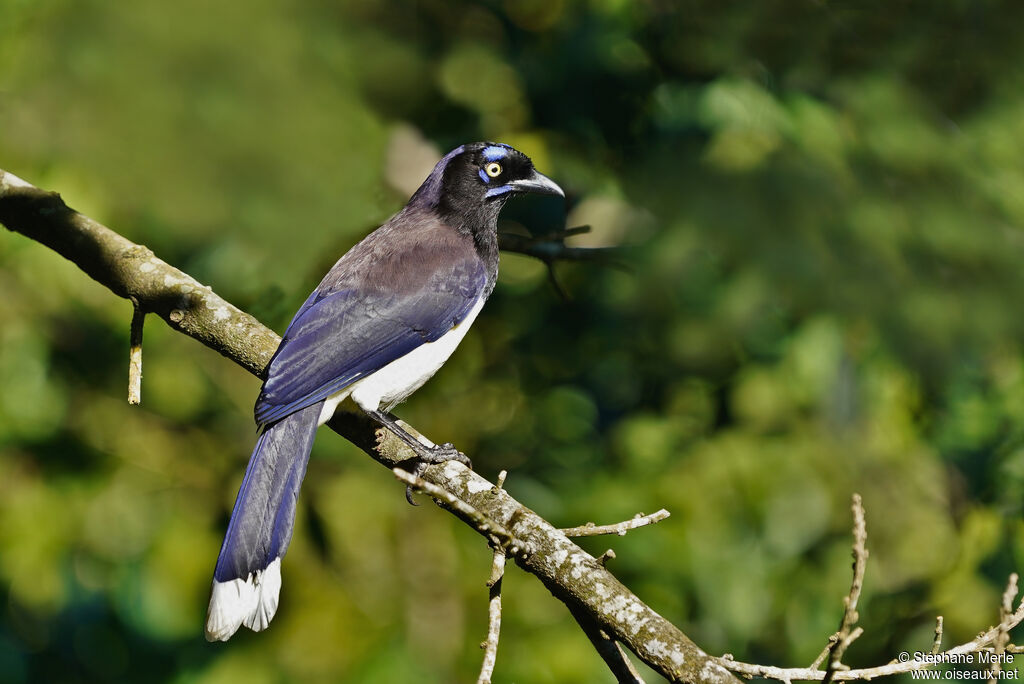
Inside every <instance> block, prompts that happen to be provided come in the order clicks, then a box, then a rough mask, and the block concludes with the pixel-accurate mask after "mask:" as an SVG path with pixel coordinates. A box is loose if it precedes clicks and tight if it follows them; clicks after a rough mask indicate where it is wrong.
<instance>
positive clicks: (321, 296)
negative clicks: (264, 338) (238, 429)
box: [256, 253, 487, 425]
mask: <svg viewBox="0 0 1024 684" xmlns="http://www.w3.org/2000/svg"><path fill="white" fill-rule="evenodd" d="M446 261H447V263H445V262H446ZM340 265H341V264H339V266H340ZM426 265H427V264H424V263H422V262H420V266H421V267H422V266H426ZM420 271H421V273H422V268H421V269H420ZM428 271H429V272H428V273H427V275H426V277H421V278H419V279H418V280H417V281H416V282H414V283H413V284H411V285H410V283H409V282H407V281H406V282H402V283H394V285H395V287H394V288H390V287H388V284H387V283H380V282H379V279H378V282H377V283H376V284H369V283H368V282H367V281H366V279H363V280H356V281H355V282H354V283H353V282H351V279H350V280H349V281H347V282H344V281H343V283H339V285H338V286H337V288H338V289H336V290H333V291H332V289H333V288H327V291H326V292H323V291H320V290H321V289H320V288H318V291H316V292H314V293H313V294H312V295H311V296H310V298H309V299H307V300H306V303H305V304H303V306H302V308H301V309H299V312H298V313H297V314H296V316H295V318H294V319H293V320H292V322H291V324H290V325H289V326H288V329H287V330H286V331H285V334H284V339H282V341H281V346H280V347H278V350H277V353H276V354H275V355H274V358H273V359H272V360H271V362H270V365H269V366H268V368H267V376H266V381H265V382H264V384H263V391H262V392H261V393H260V396H259V399H257V401H256V422H257V424H259V425H265V424H268V423H273V422H274V421H276V420H280V419H281V418H283V417H284V416H287V415H289V414H291V413H294V412H295V411H298V410H300V409H302V408H305V407H306V406H309V405H311V404H314V403H316V402H318V401H321V400H323V399H325V398H327V397H329V396H330V395H332V394H334V393H335V392H337V391H339V390H341V389H344V388H345V387H347V386H348V385H350V384H352V383H353V382H355V381H356V380H359V379H360V378H362V377H365V376H366V375H369V374H370V373H373V372H374V371H377V370H379V369H381V368H383V367H384V366H386V365H387V364H389V363H391V362H392V361H394V360H396V359H399V358H401V357H402V356H405V355H406V354H408V353H409V352H411V351H412V350H413V349H415V348H416V347H419V346H420V345H421V344H424V343H426V342H433V341H434V340H436V339H438V338H439V337H441V336H442V335H444V334H445V333H446V332H448V331H449V330H451V329H452V328H453V327H455V326H456V325H458V324H459V323H460V322H461V321H462V320H463V319H464V318H465V317H466V315H467V314H468V313H469V312H470V310H472V308H473V306H474V305H475V304H476V303H477V302H478V301H479V299H480V297H481V296H482V293H483V292H484V291H485V288H486V283H487V273H486V267H485V266H484V264H483V262H482V261H480V259H479V258H478V257H476V255H475V254H474V253H470V254H464V255H462V256H461V257H460V258H458V259H457V260H455V261H454V263H452V262H451V261H448V260H440V263H439V264H438V266H437V267H433V268H431V269H428ZM321 287H323V286H321Z"/></svg>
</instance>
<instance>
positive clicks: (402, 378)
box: [319, 298, 484, 425]
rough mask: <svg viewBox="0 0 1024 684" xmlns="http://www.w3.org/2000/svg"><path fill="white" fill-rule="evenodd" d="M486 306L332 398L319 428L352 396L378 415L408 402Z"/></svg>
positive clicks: (480, 305) (479, 303) (479, 306)
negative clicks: (403, 402) (382, 408)
mask: <svg viewBox="0 0 1024 684" xmlns="http://www.w3.org/2000/svg"><path fill="white" fill-rule="evenodd" d="M483 306H484V300H483V298H481V299H479V300H478V301H477V303H476V304H474V305H473V308H472V309H471V310H470V311H469V313H468V314H467V315H466V317H465V318H464V319H462V321H461V322H460V323H459V324H458V325H457V326H455V327H454V328H452V329H451V330H449V331H448V332H446V333H445V334H444V335H442V336H441V337H440V338H438V339H437V340H434V341H433V342H427V343H425V344H421V345H420V346H418V347H416V348H415V349H413V350H412V351H411V352H409V353H408V354H406V355H405V356H403V357H401V358H398V359H395V360H394V361H392V362H391V363H389V364H388V365H386V366H384V367H383V368H381V369H380V370H378V371H376V372H374V373H371V374H370V375H367V376H365V377H363V378H361V379H359V380H356V381H355V382H353V383H352V384H351V385H349V386H348V387H345V388H344V389H342V390H340V391H338V392H336V393H334V394H332V395H331V396H329V397H328V398H327V401H326V402H324V407H323V409H322V410H321V411H320V421H319V424H320V425H323V424H324V423H326V422H327V421H328V420H330V419H331V416H333V415H334V410H335V409H336V408H338V404H340V403H341V402H342V401H344V400H345V398H346V397H349V396H351V397H352V401H354V402H355V403H356V404H357V405H358V406H359V408H361V409H363V410H364V411H376V410H378V409H379V408H381V407H382V406H383V407H384V409H385V410H389V409H390V408H391V407H392V406H394V405H395V404H397V403H399V402H401V401H403V400H405V399H406V398H407V397H408V396H409V395H410V394H412V393H413V392H415V391H416V390H418V389H419V388H420V387H422V386H423V383H425V382H426V381H427V380H429V379H430V378H431V376H433V375H434V373H436V372H437V371H438V369H440V368H441V366H443V365H444V362H445V361H447V360H448V357H449V356H451V355H452V353H453V352H454V351H455V348H456V347H458V346H459V343H460V342H462V338H463V337H465V336H466V332H467V331H469V326H471V325H473V321H474V320H476V317H477V314H479V313H480V309H482V308H483Z"/></svg>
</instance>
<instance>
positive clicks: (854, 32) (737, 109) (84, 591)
mask: <svg viewBox="0 0 1024 684" xmlns="http://www.w3.org/2000/svg"><path fill="white" fill-rule="evenodd" d="M1022 21H1024V6H1022V5H1020V4H1019V3H1010V2H996V1H989V0H980V1H977V2H958V1H950V2H945V3H913V2H903V3H896V2H880V1H877V0H876V1H874V2H840V1H836V2H810V1H806V2H805V1H798V2H778V1H775V2H762V3H723V2H710V1H704V0H691V1H688V2H677V3H673V2H667V1H665V0H648V1H647V2H636V3H634V2H628V1H627V0H593V1H591V2H570V1H568V0H526V1H523V2H519V1H513V0H509V1H507V2H505V3H500V2H487V3H483V4H473V3H462V2H447V1H442V0H425V1H424V2H418V3H400V2H387V1H379V2H358V3H339V2H327V1H324V0H306V1H304V2H284V1H282V0H251V1H250V2H246V3H241V2H235V3H226V2H222V3H208V2H200V1H199V0H181V1H180V2H177V3H173V4H168V3H163V2H156V1H155V0H138V1H136V2H131V3H127V2H125V3H112V2H102V1H101V0H77V1H74V0H37V1H35V2H30V1H28V0H0V167H2V168H5V169H7V170H9V171H11V172H14V173H16V174H18V175H20V176H22V177H24V178H25V179H27V180H29V181H32V182H34V183H36V184H38V185H40V186H42V187H46V188H52V189H55V190H58V191H60V192H61V193H62V194H63V196H64V197H65V199H66V200H67V201H68V202H69V203H70V204H71V205H72V206H74V207H75V208H77V209H79V210H81V211H83V212H85V213H87V214H89V215H91V216H93V217H95V218H97V219H99V220H101V221H103V222H105V223H107V224H108V225H110V226H111V227H113V228H114V229H115V230H118V231H120V232H122V233H123V234H125V235H126V236H128V237H129V238H131V239H133V240H135V241H137V242H142V243H145V244H146V245H148V246H150V247H151V248H153V249H154V250H155V251H156V252H157V253H158V254H159V255H160V256H162V257H163V258H165V259H166V260H168V261H170V262H171V263H173V264H175V265H176V266H179V267H181V268H183V269H185V270H186V271H188V272H190V273H192V274H193V275H195V276H196V277H197V278H199V279H200V280H201V281H202V282H204V283H207V284H209V285H210V286H212V287H213V288H214V289H215V290H216V291H218V292H219V293H220V294H222V295H224V296H225V297H227V298H228V299H229V300H231V301H233V302H234V303H236V304H238V305H239V306H241V307H242V308H245V309H247V310H249V311H251V312H252V313H254V314H255V315H257V316H258V317H260V318H261V319H262V320H263V321H264V322H266V323H267V324H269V325H271V326H273V327H274V328H275V329H277V330H279V331H280V330H282V329H283V328H284V326H285V325H286V323H287V321H288V318H289V316H290V314H291V312H292V311H293V310H294V309H295V308H296V307H297V306H298V304H299V303H300V302H301V301H302V300H303V299H304V297H305V295H306V293H307V292H308V290H309V289H310V288H311V287H312V286H313V285H314V284H315V283H316V281H317V280H318V279H319V277H320V275H321V274H322V273H323V272H324V270H326V268H327V267H328V266H329V265H330V264H331V263H332V262H333V261H334V260H335V259H336V258H337V256H338V255H340V254H341V253H342V252H343V251H344V250H345V249H347V248H348V247H349V246H350V245H351V244H353V243H354V242H355V241H356V240H358V239H359V238H360V237H361V236H362V235H364V234H365V233H366V232H367V231H368V230H370V229H371V228H373V227H375V226H376V225H378V224H379V223H380V222H381V221H383V220H384V219H386V218H387V217H388V216H389V215H390V214H391V213H392V212H394V211H395V210H397V209H398V208H399V207H400V206H401V205H402V204H403V203H404V201H405V199H406V197H407V196H408V193H409V191H410V190H411V189H412V187H415V185H416V184H417V183H418V181H419V180H420V179H422V177H423V176H424V175H425V173H426V169H429V167H430V165H431V164H432V163H433V161H435V160H436V158H437V156H438V155H439V154H440V153H442V152H443V151H446V150H447V149H449V148H451V147H454V146H455V145H457V144H459V143H461V142H466V141H469V140H475V139H493V140H502V141H505V142H509V143H512V144H514V145H516V146H518V147H520V148H521V149H522V150H524V151H525V152H526V153H527V154H530V155H531V156H533V158H534V160H535V161H536V162H537V165H538V167H539V168H540V169H541V170H543V171H544V172H546V173H548V174H549V175H551V176H552V177H553V178H555V179H557V180H558V181H559V182H560V183H561V184H562V185H563V187H565V188H567V189H568V190H569V191H570V193H571V194H572V203H571V206H570V210H571V211H570V214H569V217H568V219H567V220H568V223H569V225H578V224H582V223H589V224H591V225H592V226H593V227H594V231H593V234H592V235H589V236H585V237H583V238H576V240H578V244H584V245H623V246H624V247H625V248H626V249H627V250H628V260H629V261H630V262H631V266H632V270H631V272H628V273H627V272H622V271H620V270H616V269H607V268H601V267H595V266H593V265H581V264H565V265H561V266H560V267H559V268H558V273H559V278H560V281H561V282H562V284H563V285H564V287H565V288H566V290H568V291H569V292H570V293H571V295H572V300H571V301H563V300H561V299H560V298H559V297H558V296H557V295H556V294H555V292H554V291H553V289H552V288H551V286H550V284H549V283H548V281H547V274H546V271H545V269H544V267H543V265H541V264H540V263H538V262H535V261H531V260H529V259H526V258H524V257H520V256H517V255H505V256H504V257H503V263H502V275H501V281H500V283H499V286H498V288H497V290H496V292H495V295H494V297H493V298H492V300H491V302H490V303H489V305H488V307H487V308H486V309H485V311H484V313H483V314H482V315H481V317H480V319H479V321H478V323H477V324H476V325H475V327H474V329H473V331H472V332H471V333H470V334H469V336H468V338H467V339H466V341H465V342H464V344H463V345H462V347H461V349H460V351H459V352H458V354H457V355H456V356H455V357H454V358H453V360H452V361H451V362H450V363H449V364H448V366H447V367H446V368H445V369H444V370H443V371H442V372H441V373H440V374H439V375H438V376H437V377H436V378H435V379H434V380H433V381H432V382H431V383H430V384H428V385H427V386H426V387H425V388H424V389H423V390H422V391H420V392H419V393H418V394H417V395H416V396H415V397H414V398H413V399H412V400H411V401H410V402H409V403H408V404H407V405H405V406H402V407H400V408H399V411H398V413H399V414H400V415H402V416H403V417H405V418H406V419H408V420H410V422H412V423H413V424H414V425H416V426H418V427H419V428H421V429H423V430H425V431H426V432H427V434H429V435H431V436H433V437H434V438H435V439H438V440H449V439H450V440H452V441H454V442H455V443H456V444H458V445H459V446H460V447H461V448H462V449H463V450H464V451H466V452H467V453H469V454H470V455H471V456H472V457H473V459H474V463H475V465H476V467H477V469H478V470H480V471H481V472H482V473H483V474H485V475H488V476H493V475H495V474H496V473H497V471H498V470H500V469H502V468H506V469H508V470H509V473H510V474H509V480H508V485H507V486H508V489H509V490H510V491H511V492H512V493H513V495H515V496H516V497H518V498H519V499H520V500H522V501H523V502H525V503H526V504H527V505H529V506H531V507H533V508H535V509H536V510H537V511H538V512H540V513H541V514H542V515H544V516H546V517H547V518H548V519H550V520H551V521H553V522H555V523H556V524H563V525H574V524H579V523H582V522H584V521H587V520H595V521H598V522H613V521H616V520H619V519H622V518H625V517H630V516H632V515H633V514H634V513H636V512H637V511H647V512H649V511H652V510H655V509H657V508H660V507H665V508H668V509H669V510H670V511H671V512H672V514H673V516H672V517H671V518H670V519H669V520H668V521H666V522H664V523H662V524H660V525H658V526H656V527H654V528H649V529H647V530H645V531H642V532H637V533H633V534H630V535H629V536H627V537H624V538H612V539H598V540H592V541H588V542H587V544H586V545H587V547H588V548H590V549H592V550H593V552H595V553H599V552H600V551H603V550H604V548H607V546H609V545H611V546H613V547H614V548H615V550H616V552H617V554H618V558H617V559H616V560H614V561H612V566H611V567H612V568H613V570H614V572H615V573H616V574H617V575H618V576H619V577H621V578H622V580H623V581H624V582H625V583H626V584H627V585H629V586H630V587H632V588H633V589H634V590H636V592H637V593H638V594H639V595H640V596H641V597H642V598H643V599H645V600H646V601H648V602H649V603H650V604H651V605H652V606H653V607H654V608H655V609H656V610H658V611H659V612H661V613H662V614H664V615H665V616H666V617H668V618H669V619H670V620H672V621H673V622H674V623H676V624H678V625H679V626H681V627H682V628H683V629H684V631H686V632H687V633H688V634H690V635H691V636H692V637H693V638H694V639H695V640H696V641H697V642H698V643H699V644H701V646H703V647H704V648H705V649H707V650H708V651H710V652H712V653H723V652H732V653H734V654H736V655H737V657H740V658H743V659H746V660H752V661H760V662H768V663H773V664H779V665H794V666H801V665H806V664H807V663H809V662H810V661H811V660H812V659H813V658H814V656H815V655H816V654H817V653H818V651H819V650H820V649H821V647H822V645H823V643H824V639H825V637H826V636H827V635H828V634H830V633H831V631H832V630H834V629H835V626H836V624H837V621H838V618H839V615H840V611H841V604H840V599H841V597H842V596H843V595H844V593H845V591H846V589H847V586H848V582H849V563H850V558H849V543H850V538H849V528H850V513H849V500H850V495H851V493H852V492H855V491H856V492H860V493H861V494H862V495H863V497H864V502H865V505H866V508H867V514H868V528H869V535H870V536H869V546H870V549H871V559H870V562H869V566H868V581H867V586H866V589H865V595H864V599H863V602H862V610H861V615H862V619H861V624H862V625H863V626H864V627H865V629H866V632H865V635H864V636H863V637H862V638H861V639H860V640H859V641H858V642H857V643H856V644H855V645H854V647H853V648H852V649H851V651H850V653H849V655H848V661H849V662H851V663H852V664H855V665H856V664H860V665H866V664H880V663H883V662H886V661H887V660H889V658H891V657H893V656H894V655H895V654H896V652H898V651H900V650H904V649H905V650H911V651H913V650H915V649H921V648H927V647H928V646H929V645H930V641H931V631H932V626H933V619H934V616H935V615H936V614H942V615H944V616H945V620H946V639H947V643H953V642H955V641H964V640H967V639H969V638H971V637H973V635H974V634H975V633H976V632H977V631H979V630H980V629H982V628H984V627H986V626H987V625H989V624H992V623H993V622H994V621H995V617H996V610H997V606H998V603H999V595H1000V593H1001V590H1002V587H1003V585H1004V583H1005V580H1006V576H1007V575H1008V574H1009V573H1010V572H1011V571H1013V570H1020V569H1021V568H1022V567H1024V562H1022V561H1024V525H1022V522H1021V513H1022V510H1021V502H1022V494H1024V317H1022V316H1021V306H1020V299H1021V293H1022V292H1024V268H1021V262H1022V261H1024V161H1022V160H1024V87H1022V86H1024V45H1022V43H1021V41H1020V37H1019V36H1020V30H1019V29H1020V26H1021V25H1022ZM410 179H411V181H410ZM410 182H411V185H410ZM560 212H561V209H560V205H559V203H558V202H556V201H552V200H543V199H537V200H532V201H531V200H523V201H521V202H519V203H518V204H517V205H516V206H510V207H509V209H508V210H507V212H506V217H507V219H508V221H507V223H506V228H507V229H510V230H512V229H519V228H521V227H522V226H526V227H528V228H530V229H532V230H534V231H535V232H539V233H543V232H545V231H547V230H551V229H553V228H557V227H559V226H561V225H563V223H562V222H563V220H564V218H563V216H562V214H561V213H560ZM516 224H518V225H519V228H517V226H516ZM0 289H2V292H3V296H2V297H0V320H2V323H0V598H2V601H0V681H3V682H12V683H14V682H29V681H32V682H37V681H38V682H42V681H48V682H49V681H62V682H94V681H95V682H100V681H118V682H121V681H159V682H174V683H181V684H185V683H193V682H195V683H197V684H198V683H204V684H205V683H212V682H237V681H243V680H244V681H248V682H251V683H258V682H280V681H306V682H315V681H352V682H404V681H415V682H424V683H430V682H451V681H470V680H471V679H472V678H473V677H475V671H476V668H477V667H478V663H479V657H480V653H479V651H478V650H477V648H476V645H477V644H478V643H479V642H480V641H481V640H482V638H483V636H484V634H485V630H486V625H485V617H486V616H485V613H486V590H485V588H484V584H483V583H484V581H485V579H486V576H487V569H488V567H489V563H490V558H489V553H488V551H487V549H486V548H485V546H484V545H483V544H482V543H481V541H480V540H479V538H478V537H476V536H475V535H474V534H473V533H471V532H469V531H468V530H467V529H465V528H464V527H463V526H462V525H460V524H457V523H455V522H454V521H453V520H452V519H451V518H450V517H449V516H447V515H445V514H443V513H441V512H439V511H437V510H434V509H433V508H432V507H431V506H429V505H427V506H423V507H421V508H418V509H414V508H411V507H409V506H408V505H406V504H405V502H404V500H403V497H402V488H401V486H400V485H399V484H398V483H396V482H395V481H393V480H392V478H391V477H390V476H389V475H388V474H387V473H386V472H385V471H383V470H381V469H380V467H379V466H377V465H375V464H373V463H372V462H370V461H369V459H367V458H365V456H363V455H361V454H360V453H359V452H357V451H356V450H355V449H354V448H353V447H351V446H350V445H348V444H347V443H345V442H344V441H343V440H341V439H339V438H338V437H337V436H335V435H332V434H329V433H326V432H324V433H322V434H321V435H320V437H319V440H318V442H317V444H316V447H315V450H314V455H313V459H312V462H311V464H310V468H309V473H308V475H307V478H306V484H305V486H304V489H303V493H302V494H303V495H302V499H301V508H300V513H299V521H298V531H297V533H296V536H295V540H294V542H293V544H292V548H291V551H290V553H289V555H288V557H287V559H286V562H285V565H284V589H283V594H282V599H283V601H282V607H281V610H280V612H279V614H278V617H277V618H276V620H275V622H274V623H273V625H272V628H271V629H270V630H269V631H267V632H265V633H262V634H258V635H254V634H251V633H248V632H246V633H240V634H239V635H238V636H236V637H235V638H234V639H232V640H231V641H230V642H229V643H228V644H226V645H210V644H207V643H206V642H205V641H203V639H202V636H201V632H202V623H203V619H204V611H205V607H206V601H207V597H208V593H207V592H208V588H209V581H210V576H211V573H212V569H213V563H214V560H215V558H216V555H217V550H218V548H219V544H220V539H221V535H222V533H223V530H224V528H225V526H226V522H227V514H228V512H229V510H230V506H231V503H232V501H233V499H234V495H235V492H236V490H237V486H238V484H239V482H240V480H241V476H242V472H243V469H244V464H245V460H246V458H247V456H248V453H249V449H250V448H251V443H252V441H253V438H254V431H253V427H252V423H251V408H252V403H253V401H254V398H255V396H256V393H257V391H258V386H259V383H258V381H257V380H256V379H254V378H252V377H249V376H248V375H246V374H245V373H244V372H243V371H242V370H240V369H239V368H236V367H234V366H233V365H232V364H230V363H229V362H227V361H225V360H223V359H222V358H221V357H219V356H218V355H217V354H215V353H214V352H211V351H209V350H207V349H205V348H202V347H200V346H199V345H198V344H197V343H196V342H194V341H191V340H189V339H186V338H184V337H182V336H180V335H177V334H174V333H172V332H171V331H169V330H168V329H167V328H166V327H165V326H164V325H163V324H162V323H160V322H159V321H157V320H152V321H150V324H149V325H148V326H147V328H146V354H145V380H144V383H143V401H144V404H143V406H142V407H141V408H130V407H128V406H127V404H126V402H125V385H126V366H127V363H126V357H127V353H126V346H127V342H126V340H127V334H128V322H129V318H130V305H129V304H128V303H126V302H125V301H123V300H120V299H117V298H116V297H114V296H113V295H111V294H110V293H109V292H107V291H106V290H104V289H103V288H101V287H100V286H98V285H96V284H95V283H93V282H91V281H89V280H88V279H86V278H85V277H84V276H83V275H82V274H81V273H79V272H78V271H77V270H76V269H75V268H74V266H72V265H71V264H69V263H66V262H64V261H62V260H61V259H60V258H59V257H57V256H56V255H54V254H53V253H51V252H49V251H48V250H46V249H45V248H43V247H41V246H39V245H37V244H34V243H32V242H30V241H28V240H26V239H24V238H22V237H20V236H18V235H14V234H11V233H9V232H7V231H2V232H0ZM505 592H506V593H505V596H506V602H505V606H506V608H505V623H504V634H503V638H502V642H501V648H500V651H499V660H498V668H497V673H496V677H497V681H504V682H539V683H543V682H558V683H574V682H596V681H610V677H609V675H608V674H607V673H606V672H605V670H604V667H603V665H602V664H601V662H600V660H599V659H598V658H597V656H596V655H595V654H594V653H593V652H592V649H591V647H590V645H589V643H588V642H587V641H586V639H585V638H584V637H583V635H582V634H581V633H580V632H579V630H578V629H577V628H576V626H575V623H573V621H572V620H571V618H570V617H569V616H568V614H567V613H566V611H565V610H564V608H563V607H562V606H561V604H559V603H557V602H556V601H554V600H552V599H551V598H550V597H549V596H548V595H547V594H546V592H545V591H544V590H543V589H542V588H541V587H540V585H539V584H538V583H537V582H535V581H534V580H533V579H532V578H529V577H526V576H524V575H522V574H521V573H519V572H518V571H511V572H510V575H509V577H508V578H507V580H506V589H505Z"/></svg>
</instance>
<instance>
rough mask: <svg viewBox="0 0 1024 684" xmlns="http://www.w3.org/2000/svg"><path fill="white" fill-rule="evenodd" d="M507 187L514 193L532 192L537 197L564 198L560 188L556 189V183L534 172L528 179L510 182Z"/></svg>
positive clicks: (538, 172)
mask: <svg viewBox="0 0 1024 684" xmlns="http://www.w3.org/2000/svg"><path fill="white" fill-rule="evenodd" d="M509 185H511V186H512V189H513V190H514V191H515V192H533V193H536V194H538V195H558V196H559V197H565V193H564V192H562V188H560V187H558V183H556V182H555V181H553V180H551V179H550V178H548V177H547V176H545V175H544V174H543V173H541V172H540V171H536V170H534V171H533V173H531V174H530V176H529V177H528V178H523V179H522V180H515V181H512V182H511V183H509Z"/></svg>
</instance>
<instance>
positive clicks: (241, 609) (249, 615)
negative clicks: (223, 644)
mask: <svg viewBox="0 0 1024 684" xmlns="http://www.w3.org/2000/svg"><path fill="white" fill-rule="evenodd" d="M280 594H281V559H280V558H275V559H274V560H273V561H271V563H270V565H268V566H267V567H266V568H265V569H263V570H258V571H256V573H255V574H250V575H249V577H247V578H246V579H244V580H243V579H233V580H230V581H228V582H218V581H216V580H214V582H213V590H212V592H211V594H210V608H209V610H208V611H207V618H206V640H207V641H227V640H228V639H230V638H231V635H232V634H234V633H235V632H237V631H238V628H239V627H241V626H242V625H245V626H246V627H248V628H249V629H251V630H253V631H254V632H259V631H261V630H264V629H266V628H267V625H269V624H270V621H271V620H272V619H273V618H274V613H276V612H277V601H278V596H279V595H280Z"/></svg>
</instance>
